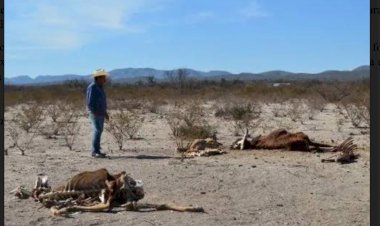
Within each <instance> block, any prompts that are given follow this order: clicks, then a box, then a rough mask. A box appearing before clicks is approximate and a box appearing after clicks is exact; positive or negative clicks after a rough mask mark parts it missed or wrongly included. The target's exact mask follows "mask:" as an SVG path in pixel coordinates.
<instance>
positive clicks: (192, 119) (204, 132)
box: [166, 104, 216, 151]
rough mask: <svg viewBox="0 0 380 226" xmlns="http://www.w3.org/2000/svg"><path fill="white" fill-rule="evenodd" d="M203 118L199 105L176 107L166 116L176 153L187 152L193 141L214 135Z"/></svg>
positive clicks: (213, 131)
mask: <svg viewBox="0 0 380 226" xmlns="http://www.w3.org/2000/svg"><path fill="white" fill-rule="evenodd" d="M204 116H205V114H204V111H203V108H202V107H201V105H199V104H191V105H187V106H183V107H176V108H175V109H174V110H173V111H171V112H170V113H168V114H167V115H166V120H167V122H168V124H169V127H170V130H171V135H172V137H173V138H174V140H175V142H176V145H177V150H178V151H185V150H187V149H188V148H189V145H190V144H191V142H192V141H193V140H194V139H205V138H208V137H212V136H214V135H215V134H216V131H215V130H214V129H213V128H212V127H211V126H210V125H209V124H208V122H207V121H206V120H205V118H204Z"/></svg>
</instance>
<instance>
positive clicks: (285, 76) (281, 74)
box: [5, 65, 370, 85]
mask: <svg viewBox="0 0 380 226" xmlns="http://www.w3.org/2000/svg"><path fill="white" fill-rule="evenodd" d="M184 70H185V72H186V74H187V75H188V76H189V77H191V78H195V79H198V80H205V79H207V80H220V79H226V80H236V79H239V80H267V81H278V80H282V81H294V80H311V79H313V80H321V81H334V80H345V81H350V80H359V79H365V78H369V75H370V67H369V66H368V65H364V66H360V67H357V68H355V69H353V70H351V71H339V70H329V71H324V72H320V73H314V74H313V73H293V72H287V71H279V70H277V71H267V72H262V73H249V72H244V73H238V74H233V73H230V72H228V71H208V72H204V71H198V70H194V69H188V68H187V69H184ZM175 71H176V70H157V69H153V68H122V69H115V70H111V71H110V75H111V79H112V81H113V82H118V83H134V82H137V81H139V80H143V79H145V78H146V77H152V76H153V77H154V78H155V79H156V80H157V81H160V80H165V79H166V78H167V76H166V75H167V73H173V72H174V73H175ZM69 80H84V81H90V80H91V75H76V74H65V75H39V76H37V77H36V78H31V77H30V76H28V75H21V76H16V77H12V78H7V77H6V78H5V84H6V85H47V84H59V83H63V82H65V81H69Z"/></svg>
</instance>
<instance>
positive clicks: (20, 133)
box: [6, 121, 37, 155]
mask: <svg viewBox="0 0 380 226" xmlns="http://www.w3.org/2000/svg"><path fill="white" fill-rule="evenodd" d="M9 124H10V125H8V126H7V127H6V130H7V132H8V134H9V137H10V138H11V140H12V142H13V144H12V145H11V146H10V147H9V148H17V149H18V150H19V151H20V152H21V155H25V152H26V151H27V150H30V148H31V147H32V145H33V141H34V138H35V137H36V136H37V133H35V132H32V131H29V132H26V131H25V130H24V129H22V128H20V127H19V124H17V123H15V121H11V122H9Z"/></svg>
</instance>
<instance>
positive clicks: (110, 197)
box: [11, 168, 204, 216]
mask: <svg viewBox="0 0 380 226" xmlns="http://www.w3.org/2000/svg"><path fill="white" fill-rule="evenodd" d="M11 193H14V194H15V196H17V197H19V198H28V197H30V196H32V197H33V198H34V199H35V200H36V201H39V202H41V203H42V204H43V205H44V206H45V207H48V208H50V209H51V211H52V212H53V214H54V215H55V216H57V215H66V214H68V213H70V212H73V211H86V212H98V211H110V210H111V209H112V208H113V207H115V206H122V207H125V208H126V210H135V211H138V210H140V209H144V208H148V209H153V210H176V211H181V212H183V211H190V212H203V211H204V210H203V208H196V207H181V206H173V205H167V204H160V205H156V204H140V203H137V202H138V201H139V200H141V199H142V198H143V197H144V194H145V192H144V189H143V183H142V181H141V180H134V179H133V178H131V177H130V176H129V175H127V173H126V172H125V171H123V172H121V173H118V174H110V173H109V172H108V170H106V169H104V168H102V169H99V170H95V171H85V172H81V173H79V174H77V175H75V176H74V177H72V178H70V179H69V180H68V181H67V182H65V183H64V184H63V185H61V186H58V187H56V188H54V189H51V187H50V186H49V184H48V180H47V177H42V178H41V177H38V179H37V181H36V184H35V187H34V189H33V191H32V192H29V191H27V190H25V188H24V187H22V186H21V187H19V188H17V189H15V190H13V191H12V192H11Z"/></svg>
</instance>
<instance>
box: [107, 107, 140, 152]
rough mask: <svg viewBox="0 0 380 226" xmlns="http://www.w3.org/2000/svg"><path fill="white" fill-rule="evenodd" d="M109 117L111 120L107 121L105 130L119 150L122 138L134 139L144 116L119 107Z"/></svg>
mask: <svg viewBox="0 0 380 226" xmlns="http://www.w3.org/2000/svg"><path fill="white" fill-rule="evenodd" d="M110 117H111V120H110V121H108V122H107V124H106V130H107V131H108V132H109V133H110V134H111V136H112V138H113V139H114V140H115V142H116V143H117V145H118V147H119V150H122V149H123V143H124V138H125V137H129V138H130V139H134V138H135V136H136V134H137V133H138V131H139V130H140V128H141V127H142V125H143V122H144V118H143V117H140V116H139V115H138V114H136V113H135V112H129V111H124V110H122V109H119V110H118V112H117V113H113V114H112V115H111V116H110Z"/></svg>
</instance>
